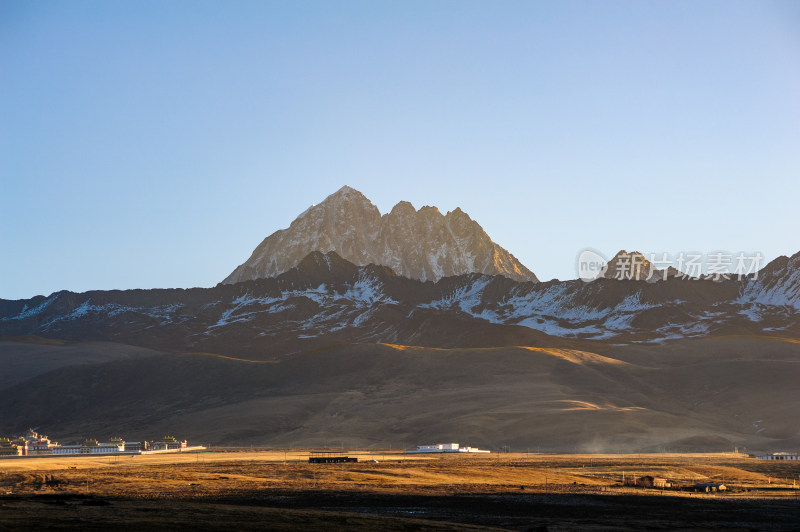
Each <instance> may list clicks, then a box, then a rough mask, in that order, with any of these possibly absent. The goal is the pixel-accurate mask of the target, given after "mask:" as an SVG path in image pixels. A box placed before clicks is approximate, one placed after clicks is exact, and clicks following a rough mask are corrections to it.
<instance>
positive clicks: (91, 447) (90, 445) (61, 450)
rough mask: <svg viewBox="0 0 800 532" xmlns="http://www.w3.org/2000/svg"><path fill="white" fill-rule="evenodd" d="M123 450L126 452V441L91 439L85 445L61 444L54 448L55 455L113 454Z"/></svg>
mask: <svg viewBox="0 0 800 532" xmlns="http://www.w3.org/2000/svg"><path fill="white" fill-rule="evenodd" d="M122 452H125V443H124V442H111V443H99V442H93V441H89V442H86V443H84V444H83V445H59V446H58V447H54V448H53V454H54V455H65V454H69V455H71V454H113V453H122Z"/></svg>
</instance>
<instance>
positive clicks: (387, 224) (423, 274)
mask: <svg viewBox="0 0 800 532" xmlns="http://www.w3.org/2000/svg"><path fill="white" fill-rule="evenodd" d="M312 251H320V252H323V253H325V252H328V251H335V252H336V253H338V254H339V255H340V256H341V257H342V258H344V259H345V260H348V261H350V262H352V263H354V264H356V265H359V266H363V265H366V264H378V265H383V266H388V267H389V268H391V269H392V270H394V271H395V272H396V273H397V274H398V275H401V276H405V277H410V278H413V279H420V280H423V281H425V280H434V281H435V280H438V279H440V278H442V277H445V276H450V275H460V274H463V273H484V274H488V275H504V276H506V277H509V278H511V279H514V280H517V281H535V282H538V279H537V278H536V276H535V275H534V274H533V272H531V271H530V270H528V269H527V268H526V267H525V266H524V265H522V264H521V263H520V262H519V261H518V260H517V259H516V258H515V257H514V256H513V255H511V254H510V253H509V252H508V251H506V250H505V249H503V248H502V247H500V246H498V245H497V244H495V243H494V242H493V241H492V240H491V238H489V236H488V235H487V234H486V232H485V231H483V229H482V228H481V227H480V225H478V223H477V222H475V221H473V220H472V219H471V218H470V217H469V216H468V215H467V214H466V213H464V212H463V211H462V210H461V209H459V208H456V209H455V210H453V211H452V212H448V213H447V216H444V215H442V213H441V212H440V211H439V209H438V208H436V207H434V206H427V205H426V206H424V207H421V208H420V209H419V210H416V209H415V208H414V206H413V205H412V204H411V203H409V202H407V201H401V202H399V203H398V204H397V205H395V206H394V208H392V210H391V211H390V212H389V213H388V214H385V215H383V216H382V215H381V213H380V211H379V210H378V208H377V207H376V206H375V205H374V204H373V203H372V202H371V201H370V200H369V199H368V198H367V197H366V196H364V195H363V194H362V193H361V192H359V191H358V190H356V189H354V188H352V187H349V186H346V185H345V186H344V187H342V188H340V189H339V190H337V191H336V192H334V193H333V194H331V195H329V196H328V197H326V198H325V200H323V201H322V202H321V203H319V204H317V205H312V206H311V207H309V208H308V209H307V210H306V211H305V212H303V213H302V214H301V215H300V216H298V217H297V218H296V219H295V220H294V221H293V222H292V224H291V225H290V226H289V228H288V229H284V230H280V231H276V232H275V233H273V234H272V235H270V236H269V237H267V238H266V239H264V241H263V242H261V244H259V246H258V247H256V249H255V251H253V254H252V255H251V257H250V258H249V259H248V260H247V261H246V262H245V263H244V264H242V265H241V266H239V267H238V268H236V269H235V270H234V271H233V273H231V275H229V276H228V277H227V278H226V279H225V280H224V281H223V284H232V283H237V282H240V281H247V280H252V279H258V278H264V277H274V276H276V275H278V274H280V273H283V272H286V271H288V270H290V269H291V268H293V267H295V266H297V265H298V264H299V263H300V261H301V260H302V259H303V258H305V257H306V256H307V255H308V254H309V253H310V252H312Z"/></svg>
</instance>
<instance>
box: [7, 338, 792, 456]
mask: <svg viewBox="0 0 800 532" xmlns="http://www.w3.org/2000/svg"><path fill="white" fill-rule="evenodd" d="M5 344H6V343H5V342H0V354H2V352H3V349H4V348H5ZM105 345H106V348H107V349H108V350H109V351H111V352H113V351H115V350H117V351H120V350H123V349H127V348H124V346H117V347H116V348H115V347H114V346H113V345H111V344H105ZM79 346H80V344H77V345H76V344H73V345H72V346H71V347H70V348H71V349H73V350H74V349H75V348H76V347H79ZM599 347H602V349H600V350H595V351H587V350H577V349H563V348H530V347H504V348H488V349H487V348H483V349H428V348H418V347H408V346H402V345H386V344H369V345H367V344H357V345H353V344H351V345H338V346H331V347H330V348H328V349H324V350H316V351H310V352H305V353H298V354H296V355H294V356H292V357H287V358H285V359H283V360H280V361H276V362H274V363H266V364H265V363H251V362H247V361H241V360H232V359H227V358H219V357H213V356H208V355H203V354H191V353H187V354H175V353H172V354H169V353H154V354H153V356H150V357H142V356H137V357H124V358H121V359H118V360H114V361H108V362H102V363H97V364H84V363H81V362H80V361H78V362H76V363H75V364H74V365H71V366H63V365H62V366H60V367H57V368H55V369H53V370H51V371H47V372H42V373H40V374H39V375H36V376H33V377H31V378H28V379H25V380H23V381H21V382H18V384H15V385H11V386H8V387H4V388H0V409H1V410H2V412H3V416H0V434H15V433H19V432H21V431H23V430H25V429H26V428H27V427H29V426H31V425H33V426H41V427H43V430H47V432H48V433H50V434H51V435H53V436H57V437H58V439H59V440H62V441H63V440H74V439H78V438H82V437H85V435H86V434H94V435H97V436H101V437H109V436H111V435H121V436H123V437H126V438H130V439H140V438H144V437H148V436H149V437H152V434H167V433H169V434H176V435H181V436H182V437H187V438H189V439H190V440H194V441H212V442H213V443H214V444H233V445H237V444H238V445H247V444H256V445H264V444H266V445H272V446H295V447H296V446H306V447H323V446H326V445H330V444H331V443H332V442H334V441H335V442H336V445H339V444H340V442H341V445H343V446H345V447H370V446H375V447H389V446H392V447H394V448H397V447H398V446H402V447H412V446H414V445H416V444H419V443H423V442H430V441H434V442H435V441H451V440H452V441H459V442H463V443H468V444H470V445H475V446H480V447H484V448H485V447H488V448H491V449H499V448H501V447H502V446H504V445H510V446H511V447H512V448H514V449H516V450H524V449H526V448H531V447H534V448H539V449H540V450H543V451H570V452H573V451H584V452H619V451H620V450H627V451H640V450H664V449H669V450H684V451H727V450H730V449H731V448H732V447H734V446H739V447H740V448H741V447H743V446H746V447H748V448H750V449H763V450H772V449H782V448H789V449H792V448H796V447H797V446H798V445H800V428H798V426H797V424H796V423H795V419H796V416H795V415H794V413H795V412H796V410H797V407H798V399H797V393H796V383H797V380H798V379H799V378H800V364H798V362H797V361H798V357H799V356H800V344H797V343H791V342H781V341H775V340H770V339H758V338H754V339H740V338H709V339H693V340H682V341H679V342H676V343H673V344H668V345H649V346H627V347H619V346H599ZM63 349H67V347H64V348H63ZM55 351H57V349H56V348H53V347H48V348H47V349H46V352H44V353H42V355H41V357H45V356H50V357H53V356H57V355H58V354H57V353H56V352H55ZM61 358H62V359H64V358H66V357H63V356H62V357H61ZM765 387H769V390H770V393H764V388H765Z"/></svg>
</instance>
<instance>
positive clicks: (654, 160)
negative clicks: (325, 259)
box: [0, 0, 800, 299]
mask: <svg viewBox="0 0 800 532" xmlns="http://www.w3.org/2000/svg"><path fill="white" fill-rule="evenodd" d="M344 184H349V185H350V186H352V187H354V188H357V189H358V190H360V191H362V192H363V193H364V194H365V195H366V196H367V197H369V198H370V199H372V201H373V202H374V203H375V204H376V205H377V206H378V208H379V209H380V210H381V212H387V211H388V210H390V209H391V207H392V206H393V205H394V204H395V203H396V202H397V201H400V200H408V201H411V202H412V203H413V204H414V205H415V206H416V207H418V208H419V207H420V206H422V205H436V206H437V207H439V209H440V210H441V211H442V212H443V213H444V212H446V211H448V210H452V209H454V208H455V207H457V206H460V207H461V208H462V209H463V210H464V211H465V212H467V213H468V214H469V215H470V216H472V217H473V218H474V219H475V220H477V221H478V222H479V223H480V224H481V225H482V226H483V228H484V229H485V230H486V231H487V232H488V233H489V235H490V236H491V237H492V238H493V239H494V240H495V241H496V242H497V243H499V244H500V245H502V246H504V247H505V248H507V249H508V250H509V251H511V252H512V253H513V254H514V255H516V256H517V257H518V258H519V259H520V260H521V261H522V262H523V263H524V264H525V265H526V266H528V267H529V268H531V269H532V270H533V271H534V272H535V273H536V274H537V275H538V276H539V278H541V279H542V280H548V279H551V278H553V277H557V278H560V279H570V278H575V277H576V271H575V258H576V255H577V253H578V252H579V251H580V250H581V249H583V248H585V247H592V248H596V249H598V250H600V251H602V252H604V253H606V254H608V255H612V254H613V253H615V252H616V251H617V250H619V249H621V248H625V249H628V250H632V249H637V250H640V251H643V252H662V251H666V252H678V251H683V250H685V251H701V252H710V251H713V250H729V251H740V250H744V251H760V252H761V253H763V254H764V256H765V257H766V258H767V259H773V258H775V257H777V256H779V255H787V254H789V255H790V254H793V253H795V252H797V251H799V250H800V236H798V235H800V208H798V203H799V201H800V200H799V198H800V2H793V1H786V2H769V1H761V0H759V1H752V2H736V1H733V2H723V1H708V2H704V1H697V0H692V1H688V2H677V1H669V2H656V1H646V2H644V1H635V2H599V1H595V2H569V1H558V2H556V1H552V2H528V1H525V2H511V1H489V0H486V1H483V2H471V1H463V0H458V1H455V0H454V1H436V0H428V1H424V2H416V1H407V0H403V1H399V0H398V1H374V0H368V1H364V2H343V1H341V2H335V1H334V2H326V1H314V2H305V1H299V0H297V1H290V2H267V1H255V2H243V1H225V2H223V1H217V2H203V1H197V0H191V1H178V0H170V1H158V2H149V1H143V0H137V1H134V2H124V1H116V0H115V1H113V2H108V1H92V2H85V1H76V0H70V1H69V2H64V1H57V2H52V1H36V2H28V1H22V0H3V1H2V2H0V298H5V299H18V298H27V297H31V296H33V295H36V294H45V295H46V294H49V293H51V292H53V291H57V290H62V289H68V290H73V291H85V290H91V289H113V288H119V289H123V288H152V287H190V286H213V285H215V284H216V283H217V282H219V281H221V280H222V279H223V278H224V277H226V276H227V275H228V274H229V273H230V272H231V271H232V270H233V269H234V268H235V267H236V266H237V265H239V264H240V263H242V262H243V261H245V260H246V259H247V258H248V257H249V255H250V253H251V252H252V250H253V249H254V248H255V246H256V245H257V244H258V243H259V242H260V241H261V240H262V239H263V238H264V237H266V236H267V235H269V234H270V233H272V232H273V231H275V230H277V229H281V228H284V227H286V226H288V224H289V223H290V222H291V221H292V220H293V219H294V218H295V217H296V216H297V215H298V214H299V213H300V212H302V211H303V210H304V209H306V208H307V207H308V206H309V205H310V204H312V203H319V202H320V201H321V200H322V199H324V198H325V197H326V196H327V195H328V194H330V193H332V192H334V191H336V190H337V189H338V188H340V187H341V186H342V185H344Z"/></svg>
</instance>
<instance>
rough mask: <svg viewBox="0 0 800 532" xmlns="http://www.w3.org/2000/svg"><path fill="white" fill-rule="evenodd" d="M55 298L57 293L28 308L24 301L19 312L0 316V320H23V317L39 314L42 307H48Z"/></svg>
mask: <svg viewBox="0 0 800 532" xmlns="http://www.w3.org/2000/svg"><path fill="white" fill-rule="evenodd" d="M56 299H58V294H56V295H55V296H53V297H48V298H47V299H45V300H44V301H42V302H41V303H40V304H39V305H37V306H35V307H32V308H28V304H27V303H25V305H23V306H22V310H21V311H20V313H19V314H17V315H16V316H9V317H6V318H0V321H10V320H24V319H25V318H30V317H31V316H35V315H36V314H39V313H40V312H42V311H43V310H44V309H46V308H47V307H49V306H50V305H51V304H52V303H53V301H55V300H56Z"/></svg>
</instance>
